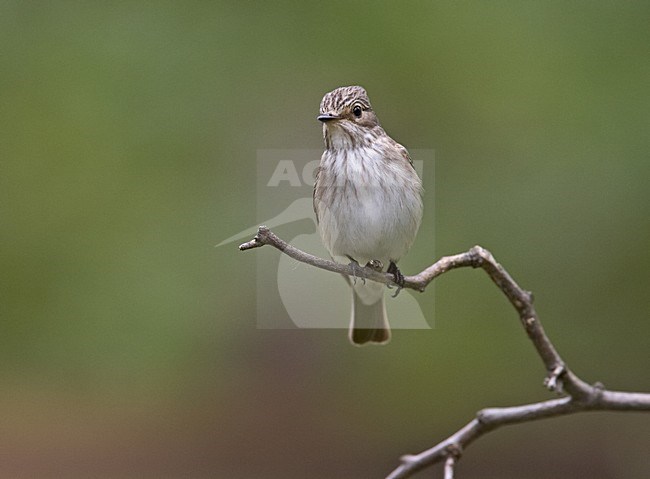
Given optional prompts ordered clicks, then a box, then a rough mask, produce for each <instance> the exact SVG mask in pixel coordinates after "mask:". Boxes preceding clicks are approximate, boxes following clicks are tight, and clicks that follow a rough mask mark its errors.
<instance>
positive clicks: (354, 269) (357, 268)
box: [346, 255, 366, 284]
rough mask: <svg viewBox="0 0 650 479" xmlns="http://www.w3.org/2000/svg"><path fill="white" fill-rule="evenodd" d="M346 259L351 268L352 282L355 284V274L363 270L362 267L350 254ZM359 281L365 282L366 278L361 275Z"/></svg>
mask: <svg viewBox="0 0 650 479" xmlns="http://www.w3.org/2000/svg"><path fill="white" fill-rule="evenodd" d="M346 256H348V255H346ZM348 259H349V260H350V264H349V265H348V266H349V267H350V268H352V283H353V284H357V274H359V273H361V271H363V268H362V267H361V266H360V265H359V263H358V262H357V260H356V259H354V258H353V257H352V256H348ZM361 281H363V284H366V278H364V277H363V276H361Z"/></svg>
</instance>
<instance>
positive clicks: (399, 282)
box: [386, 261, 404, 298]
mask: <svg viewBox="0 0 650 479" xmlns="http://www.w3.org/2000/svg"><path fill="white" fill-rule="evenodd" d="M386 272H387V273H390V274H392V275H393V277H394V280H393V283H395V285H396V286H397V290H396V291H395V294H393V295H392V296H393V298H395V297H396V296H397V295H398V294H399V292H400V291H402V289H403V288H404V275H403V274H402V272H401V271H400V270H399V268H398V267H397V265H396V264H395V263H394V262H393V261H391V262H390V265H389V266H388V269H387V270H386ZM387 286H388V288H389V289H390V288H391V286H390V285H387Z"/></svg>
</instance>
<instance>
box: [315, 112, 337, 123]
mask: <svg viewBox="0 0 650 479" xmlns="http://www.w3.org/2000/svg"><path fill="white" fill-rule="evenodd" d="M316 118H317V119H318V121H322V122H323V123H327V122H328V121H332V120H338V119H339V117H338V116H336V115H333V114H331V113H325V114H323V115H318V116H317V117H316Z"/></svg>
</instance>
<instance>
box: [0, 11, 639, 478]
mask: <svg viewBox="0 0 650 479" xmlns="http://www.w3.org/2000/svg"><path fill="white" fill-rule="evenodd" d="M649 21H650V4H649V3H648V2H619V3H616V2H602V1H601V2H586V1H585V2H559V1H558V2H408V3H404V4H401V5H398V4H393V3H386V4H381V3H378V2H372V3H362V2H320V3H302V2H273V3H271V2H267V3H262V2H106V3H99V2H2V3H1V4H0V67H1V68H0V111H1V112H2V120H1V121H2V128H1V129H0V135H1V137H0V162H1V163H0V168H1V170H0V171H1V176H0V198H1V203H0V208H1V209H0V214H1V220H2V223H1V229H0V235H1V236H0V238H1V241H0V245H1V249H0V271H1V273H0V287H1V290H0V291H1V292H0V319H1V322H0V361H1V362H0V384H1V386H0V410H1V411H2V418H0V424H1V425H0V450H1V451H2V461H0V476H1V477H21V478H59V477H60V478H63V477H65V478H88V477H93V478H131V477H133V478H135V477H138V478H142V477H147V478H149V477H150V478H154V477H156V478H159V477H167V478H179V477H191V478H204V477H205V478H207V477H223V478H302V477H309V478H315V479H325V478H377V477H383V476H385V475H386V474H387V473H388V472H389V471H390V470H392V469H393V468H394V467H395V466H396V465H397V463H398V458H399V456H400V455H402V454H404V453H414V452H419V451H421V450H423V449H425V448H428V447H430V446H432V445H434V444H435V443H437V442H438V441H439V440H441V439H443V438H444V437H446V436H447V435H449V434H450V433H452V432H453V431H455V430H456V429H458V428H459V427H461V426H462V425H464V424H465V423H466V422H467V421H469V420H470V419H471V418H472V416H473V414H474V412H475V411H476V410H478V409H480V408H482V407H486V406H506V405H516V404H521V403H525V402H530V401H536V400H542V399H547V398H550V397H552V396H551V395H550V394H549V393H547V392H546V391H545V390H544V389H543V388H542V385H541V383H542V378H543V375H544V370H543V367H542V365H541V362H540V360H539V359H538V358H537V357H536V355H535V354H534V352H533V349H532V347H531V345H530V344H529V342H528V340H527V339H526V337H525V334H524V333H523V331H522V330H521V327H520V326H519V324H518V321H517V318H516V316H515V314H514V312H513V311H512V310H511V308H510V307H509V306H508V304H507V302H506V300H505V299H504V298H503V297H502V296H501V295H500V293H499V292H498V291H497V290H496V289H495V287H494V286H493V285H492V284H491V283H490V282H489V280H488V279H487V277H485V275H483V274H482V273H481V272H479V271H471V270H461V271H455V272H452V273H450V274H448V275H446V276H444V277H442V278H440V279H439V280H438V282H437V283H436V286H435V290H434V289H430V290H428V291H427V292H426V293H424V294H422V295H419V296H418V298H419V300H420V304H421V306H422V308H423V310H424V311H425V313H426V314H427V315H429V316H430V317H433V315H434V309H435V328H434V329H433V330H430V331H403V330H402V331H396V332H395V334H394V337H393V341H392V342H391V344H390V345H389V346H386V347H382V348H353V347H352V346H350V345H349V343H348V340H347V337H346V334H347V333H346V332H345V331H341V330H333V331H332V330H330V331H323V330H298V329H295V330H260V329H257V328H256V307H255V299H254V298H255V290H254V288H253V286H252V285H254V284H255V281H254V279H255V278H254V277H255V265H256V257H257V256H258V255H266V256H269V257H277V255H278V254H279V253H278V252H277V251H274V250H271V249H261V250H255V251H251V252H247V253H239V252H238V251H237V249H236V247H235V245H234V244H232V245H230V246H226V247H222V248H217V249H215V248H214V245H215V244H216V243H218V242H220V241H221V240H223V239H224V238H226V237H229V236H231V235H233V234H236V233H237V232H239V231H241V230H243V229H245V228H246V227H248V226H251V225H253V224H255V223H256V222H257V221H258V220H259V218H256V212H255V203H256V201H255V198H256V194H257V192H256V187H255V185H256V178H255V171H256V151H257V150H258V149H262V148H267V149H268V148H283V149H286V148H308V149H312V148H316V149H317V148H321V128H320V125H318V124H317V122H316V121H315V115H316V114H317V110H318V105H319V102H320V99H321V97H322V95H323V94H324V93H325V92H327V91H329V90H331V89H333V88H335V87H337V86H341V85H348V84H361V85H363V86H365V87H366V89H367V90H368V92H369V94H370V97H371V99H372V101H373V105H374V107H375V110H376V111H377V112H378V115H379V118H380V119H381V120H382V124H383V126H384V127H385V129H386V130H387V131H388V132H389V134H391V136H393V137H394V138H396V139H397V140H398V141H400V142H401V143H403V144H404V145H406V146H407V147H409V148H424V149H428V148H433V149H435V151H436V162H435V163H436V165H435V177H436V178H435V185H433V184H431V183H429V184H425V188H427V191H428V192H429V194H427V196H426V198H425V208H426V211H425V218H424V221H423V225H422V228H421V230H420V235H419V238H418V241H417V242H416V244H415V246H414V248H413V250H412V251H411V253H410V254H409V256H408V257H406V258H405V259H404V260H403V261H402V263H401V266H402V270H403V271H404V272H405V273H414V272H416V271H419V270H420V269H421V268H422V267H424V266H426V265H428V264H430V263H431V262H433V260H434V258H435V257H437V256H440V255H444V254H451V253H456V252H460V251H462V250H465V249H467V248H469V247H470V246H472V245H474V244H481V245H482V246H484V247H487V248H489V249H490V250H491V251H492V252H493V253H494V254H495V256H496V257H497V259H498V260H499V261H500V262H501V263H502V264H503V265H504V266H506V268H507V269H508V270H509V271H510V273H511V274H512V275H513V276H514V277H515V279H517V280H518V281H519V282H520V284H521V285H522V286H523V287H524V288H526V289H530V290H533V291H534V292H535V296H536V304H537V308H538V311H539V313H540V315H541V319H542V321H543V323H544V325H545V327H546V329H547V332H548V333H549V335H550V336H551V338H552V339H553V340H554V342H555V344H556V346H557V348H558V349H559V351H560V353H561V354H563V356H564V358H565V359H566V360H567V361H568V363H569V365H570V366H571V367H573V369H574V370H575V371H576V372H577V373H578V374H579V375H581V377H583V378H584V379H585V380H586V381H589V382H594V381H597V380H599V381H602V382H603V383H604V384H605V385H606V386H608V387H610V388H614V389H630V390H645V391H647V390H649V389H650V375H649V374H648V371H649V366H650V363H649V362H648V337H649V334H650V322H649V321H648V312H649V311H650V294H649V293H650V274H649V273H648V271H650V248H649V247H648V246H649V244H650V242H649V240H650V221H649V217H650V181H649V180H650V161H649V160H650V158H649V155H648V152H649V151H650V135H649V130H648V126H649V125H650V93H649V89H648V85H649V84H650V50H649V45H650V29H648V24H649ZM278 232H279V233H282V230H281V229H280V230H278ZM434 237H435V249H434V248H433V238H434ZM270 287H274V286H273V285H270ZM342 300H345V301H347V300H348V298H344V299H342ZM649 419H650V418H648V417H647V416H644V415H642V414H639V413H635V414H632V413H629V414H621V413H618V414H615V413H600V414H596V413H590V414H584V415H578V416H572V417H565V418H559V419H553V420H548V421H543V422H539V423H533V424H527V425H520V426H516V427H510V428H505V429H502V430H499V431H496V432H494V433H492V434H490V435H488V436H487V437H485V438H483V439H482V440H481V441H479V442H478V443H476V444H474V445H473V446H472V447H471V448H470V449H469V450H468V451H467V452H466V454H465V456H464V458H463V461H462V462H461V463H460V465H459V467H458V474H459V475H460V476H461V477H467V478H469V477H482V478H491V477H494V478H496V477H499V478H509V477H512V478H515V477H528V478H547V477H557V476H560V475H561V476H562V477H590V478H610V477H626V478H641V477H647V474H648V471H649V470H650V458H649V457H648V455H647V450H648V446H650V442H649V440H648V437H650V433H649V432H650V421H649ZM438 473H439V474H441V471H439V470H438ZM430 474H431V471H430V470H429V471H427V472H426V473H423V474H420V475H419V476H417V477H431V476H430ZM436 477H440V476H436Z"/></svg>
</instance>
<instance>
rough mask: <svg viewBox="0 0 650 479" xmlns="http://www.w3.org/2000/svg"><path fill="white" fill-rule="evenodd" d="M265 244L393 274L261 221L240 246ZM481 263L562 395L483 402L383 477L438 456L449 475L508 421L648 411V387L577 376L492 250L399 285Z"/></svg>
mask: <svg viewBox="0 0 650 479" xmlns="http://www.w3.org/2000/svg"><path fill="white" fill-rule="evenodd" d="M264 245H270V246H273V247H274V248H276V249H278V250H280V251H282V252H283V253H284V254H286V255H288V256H290V257H291V258H293V259H295V260H297V261H300V262H303V263H306V264H310V265H312V266H315V267H317V268H321V269H324V270H327V271H332V272H335V273H341V274H343V275H346V276H348V277H359V278H366V279H369V280H372V281H377V282H379V283H383V284H386V285H391V284H393V279H394V278H393V275H392V274H389V273H383V272H381V271H377V270H375V269H373V268H371V267H364V266H358V267H356V266H355V267H354V268H352V267H351V266H349V265H343V264H339V263H335V262H333V261H329V260H325V259H322V258H318V257H316V256H313V255H311V254H309V253H305V252H303V251H301V250H299V249H297V248H294V247H293V246H291V245H290V244H288V243H286V242H285V241H283V240H282V239H280V238H279V237H278V236H276V235H275V234H274V233H273V232H271V230H269V229H268V228H267V227H265V226H260V227H259V229H258V231H257V234H256V235H255V237H254V238H253V239H252V240H251V241H248V242H246V243H243V244H241V245H240V246H239V249H240V250H241V251H246V250H249V249H253V248H259V247H261V246H264ZM464 267H471V268H481V269H483V271H485V273H486V274H487V275H488V276H489V278H490V279H491V280H492V281H493V282H494V284H495V285H496V286H497V287H498V288H499V289H500V290H501V292H502V293H503V294H504V295H505V296H506V298H508V300H509V301H510V303H511V304H512V306H513V308H514V309H515V310H516V311H517V314H518V315H519V319H520V321H521V323H522V325H523V327H524V330H525V332H526V334H527V335H528V338H529V339H530V340H531V342H532V344H533V346H534V347H535V350H536V351H537V354H538V355H539V357H540V359H541V360H542V363H543V364H544V366H545V368H546V370H547V371H549V373H548V375H547V376H546V378H545V379H544V386H546V388H548V389H549V390H550V391H553V392H556V393H558V394H560V395H562V397H561V398H558V399H551V400H547V401H541V402H536V403H532V404H525V405H522V406H512V407H503V408H486V409H482V410H480V411H479V412H477V413H476V417H475V418H474V419H472V420H471V421H470V422H469V423H467V424H466V425H465V426H464V427H462V428H461V429H459V430H458V431H456V432H455V433H454V434H452V435H451V436H449V437H448V438H447V439H445V440H444V441H442V442H440V443H438V444H437V445H435V446H434V447H432V448H430V449H428V450H426V451H423V452H421V453H419V454H409V455H404V456H402V458H401V464H400V466H399V467H397V468H396V469H395V470H394V471H392V472H391V473H390V474H389V475H388V476H387V478H386V479H403V478H407V477H410V476H412V475H413V474H414V473H415V472H417V471H419V470H422V469H424V468H426V467H428V466H431V465H433V464H436V463H438V462H444V478H445V479H453V477H454V468H455V466H456V464H457V463H458V460H459V459H460V456H461V453H462V451H463V450H464V449H466V448H467V446H468V445H469V444H471V443H472V442H473V441H475V440H476V439H478V438H479V437H481V436H482V435H484V434H485V433H487V432H489V431H491V430H493V429H496V428H498V427H501V426H504V425H507V424H517V423H522V422H529V421H533V420H537V419H545V418H548V417H554V416H561V415H566V414H572V413H576V412H581V411H595V410H600V411H650V393H637V392H622V391H610V390H607V389H605V387H604V386H603V385H602V384H600V383H596V384H595V385H593V386H592V385H589V384H587V383H586V382H584V381H583V380H582V379H580V378H579V377H578V376H576V375H575V374H574V373H573V372H572V371H571V370H570V369H569V368H568V367H567V365H566V363H565V362H564V361H563V360H562V358H561V356H560V355H559V353H558V352H557V351H556V349H555V347H554V346H553V344H552V343H551V341H550V339H549V338H548V336H547V335H546V332H545V331H544V328H543V327H542V324H541V322H540V320H539V317H538V316H537V312H536V311H535V308H534V306H533V294H532V293H531V292H530V291H525V290H523V289H522V288H521V287H520V286H519V285H518V284H517V283H516V282H515V280H514V279H512V277H511V276H510V275H509V274H508V272H507V271H506V270H505V269H504V268H503V267H502V266H501V265H500V264H499V263H497V261H496V260H495V259H494V256H492V253H490V252H489V251H488V250H486V249H485V248H482V247H481V246H478V245H477V246H474V247H472V248H470V249H469V250H468V251H466V252H464V253H459V254H456V255H452V256H444V257H442V258H440V259H439V260H438V261H436V262H435V263H433V264H432V265H431V266H429V267H427V268H426V269H424V270H423V271H421V272H420V273H418V274H416V275H413V276H405V277H404V285H403V288H409V289H413V290H415V291H420V292H423V291H425V289H426V287H427V286H428V285H429V283H431V282H432V281H433V280H434V279H436V278H437V277H438V276H440V275H442V274H443V273H446V272H448V271H451V270H453V269H457V268H464Z"/></svg>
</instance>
